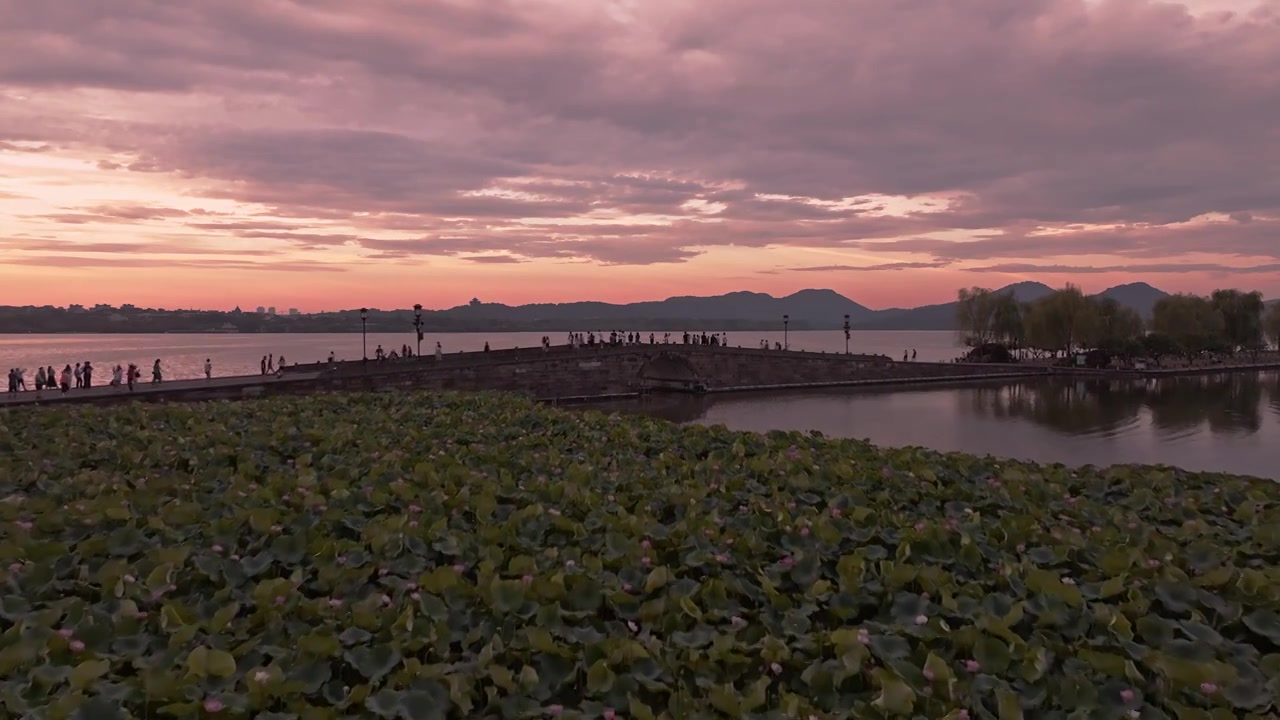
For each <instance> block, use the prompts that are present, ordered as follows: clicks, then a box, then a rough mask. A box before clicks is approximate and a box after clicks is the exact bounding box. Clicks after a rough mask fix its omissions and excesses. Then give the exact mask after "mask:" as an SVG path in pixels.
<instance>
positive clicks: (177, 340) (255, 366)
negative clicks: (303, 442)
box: [0, 330, 961, 384]
mask: <svg viewBox="0 0 1280 720" xmlns="http://www.w3.org/2000/svg"><path fill="white" fill-rule="evenodd" d="M567 333H568V331H565V332H562V333H540V332H530V333H489V334H486V333H450V334H428V335H427V336H426V338H425V339H424V340H423V341H422V351H423V352H424V353H430V352H432V351H433V349H434V348H435V344H436V343H437V342H438V343H440V344H441V346H442V347H443V349H444V351H445V352H446V353H449V352H463V351H471V350H482V349H483V348H484V344H485V343H486V342H488V343H489V346H490V347H491V348H492V349H494V350H498V349H502V348H512V347H537V346H538V344H539V343H540V342H541V340H542V336H543V335H544V334H549V335H550V336H551V341H552V342H553V343H557V344H560V343H564V342H566V341H567V339H568V338H567ZM642 334H643V336H644V338H645V339H646V340H647V339H648V337H649V332H648V331H644V332H643V333H642ZM655 335H656V336H657V339H658V340H659V342H661V339H662V333H660V332H659V333H655ZM782 336H783V334H782V333H781V332H774V333H771V332H746V331H743V332H733V333H729V344H730V345H742V346H744V347H756V346H757V345H759V343H760V341H761V340H762V339H763V340H768V341H769V342H770V343H774V342H782V339H783V338H782ZM672 337H673V338H678V335H677V334H675V333H673V334H672ZM787 342H789V343H790V346H791V347H792V348H793V349H795V350H814V351H826V352H844V332H843V331H839V330H836V331H831V330H827V331H814V330H809V331H795V332H791V333H788V334H787ZM360 343H361V338H360V333H333V334H301V333H296V334H265V333H264V334H225V335H215V334H198V335H176V334H164V335H154V334H153V335H0V368H3V369H5V370H8V369H9V368H11V367H20V368H26V369H27V370H28V373H27V383H28V384H30V383H31V379H32V377H33V374H34V373H35V369H36V368H37V367H40V366H41V365H45V366H48V365H52V366H54V368H56V369H61V368H62V366H64V365H66V364H68V363H70V364H72V365H75V364H76V363H77V362H84V361H85V360H88V361H89V362H91V363H93V364H94V366H96V367H97V368H98V373H99V374H98V377H99V378H102V377H107V376H108V375H109V372H108V369H109V368H111V367H112V366H114V365H116V364H120V365H124V366H128V364H129V363H131V362H132V363H137V364H138V366H139V367H141V368H142V370H143V372H144V374H147V372H148V369H149V368H150V367H151V363H153V362H155V359H156V358H160V360H161V363H162V364H163V366H164V368H165V377H167V378H171V379H174V380H181V379H186V378H197V377H204V361H205V358H209V359H210V360H212V361H213V367H214V374H215V375H218V376H227V375H254V374H257V373H258V372H259V369H260V363H261V361H262V356H264V355H266V354H268V353H272V354H274V355H276V356H280V355H284V357H285V359H286V360H287V361H288V362H289V363H291V364H292V363H309V362H317V361H320V360H324V359H325V358H327V357H328V356H329V353H330V352H333V353H334V354H335V355H336V356H337V358H338V359H339V360H359V359H360V358H361V352H362V351H361V345H360ZM406 343H408V344H409V345H411V346H413V345H415V344H416V341H415V339H414V335H413V333H412V332H407V333H395V334H392V333H370V334H369V337H368V345H369V356H370V357H373V353H374V348H376V347H378V345H382V347H383V348H384V349H385V350H387V351H388V352H390V351H391V350H392V349H395V350H399V349H400V346H402V345H404V344H406ZM849 346H850V350H852V351H853V352H865V353H879V354H885V355H889V356H891V357H902V353H903V351H904V350H907V349H915V350H916V351H917V352H918V359H919V360H921V361H924V360H950V359H952V358H954V357H956V356H958V355H960V354H961V350H960V348H959V346H958V345H957V343H956V335H955V333H951V332H861V333H854V334H853V338H852V340H851V342H850V345H849ZM148 377H149V375H148Z"/></svg>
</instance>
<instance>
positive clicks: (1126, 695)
mask: <svg viewBox="0 0 1280 720" xmlns="http://www.w3.org/2000/svg"><path fill="white" fill-rule="evenodd" d="M1133 697H1134V696H1133V691H1132V690H1130V689H1128V688H1125V689H1124V690H1121V691H1120V699H1121V700H1123V701H1125V702H1127V703H1129V702H1133Z"/></svg>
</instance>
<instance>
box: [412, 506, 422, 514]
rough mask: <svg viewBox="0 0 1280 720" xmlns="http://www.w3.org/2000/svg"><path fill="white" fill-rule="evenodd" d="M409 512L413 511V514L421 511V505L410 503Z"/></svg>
mask: <svg viewBox="0 0 1280 720" xmlns="http://www.w3.org/2000/svg"><path fill="white" fill-rule="evenodd" d="M409 512H411V513H414V514H417V513H420V512H422V506H420V505H410V506H409Z"/></svg>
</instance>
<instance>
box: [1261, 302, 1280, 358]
mask: <svg viewBox="0 0 1280 720" xmlns="http://www.w3.org/2000/svg"><path fill="white" fill-rule="evenodd" d="M1262 327H1263V329H1264V330H1265V331H1266V333H1267V339H1268V340H1270V341H1271V344H1272V345H1275V346H1276V349H1277V350H1280V302H1278V303H1275V304H1274V305H1272V306H1271V309H1270V310H1268V311H1267V316H1266V318H1265V319H1264V320H1263V321H1262Z"/></svg>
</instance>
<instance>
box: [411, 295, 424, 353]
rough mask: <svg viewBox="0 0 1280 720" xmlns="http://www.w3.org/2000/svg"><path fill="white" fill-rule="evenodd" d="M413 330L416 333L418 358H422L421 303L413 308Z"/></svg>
mask: <svg viewBox="0 0 1280 720" xmlns="http://www.w3.org/2000/svg"><path fill="white" fill-rule="evenodd" d="M413 329H414V330H417V331H418V357H422V303H418V304H417V305H414V306H413Z"/></svg>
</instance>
